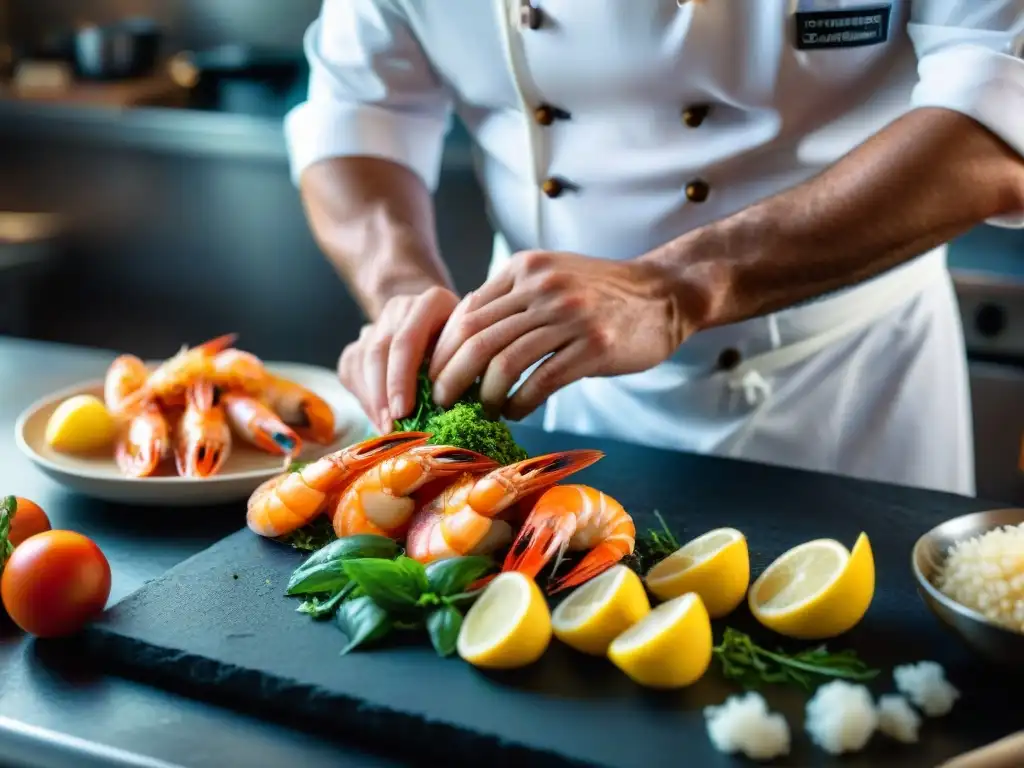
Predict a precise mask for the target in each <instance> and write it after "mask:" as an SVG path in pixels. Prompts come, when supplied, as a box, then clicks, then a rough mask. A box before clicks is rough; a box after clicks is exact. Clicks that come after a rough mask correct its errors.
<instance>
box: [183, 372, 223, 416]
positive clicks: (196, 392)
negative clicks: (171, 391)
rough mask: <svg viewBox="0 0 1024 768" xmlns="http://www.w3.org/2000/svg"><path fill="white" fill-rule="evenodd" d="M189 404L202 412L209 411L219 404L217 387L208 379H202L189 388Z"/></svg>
mask: <svg viewBox="0 0 1024 768" xmlns="http://www.w3.org/2000/svg"><path fill="white" fill-rule="evenodd" d="M187 398H188V404H189V405H191V406H192V407H193V408H195V409H196V410H197V411H199V412H200V413H209V412H210V411H212V410H213V407H214V406H215V405H216V404H217V388H216V387H215V386H214V385H213V382H212V381H210V380H208V379H202V380H201V381H197V382H196V383H195V384H193V385H192V386H191V387H190V388H189V390H188V395H187Z"/></svg>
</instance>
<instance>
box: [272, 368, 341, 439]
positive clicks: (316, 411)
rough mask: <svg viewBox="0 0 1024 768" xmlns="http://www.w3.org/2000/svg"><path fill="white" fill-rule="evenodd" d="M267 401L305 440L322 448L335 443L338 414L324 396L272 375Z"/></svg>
mask: <svg viewBox="0 0 1024 768" xmlns="http://www.w3.org/2000/svg"><path fill="white" fill-rule="evenodd" d="M263 399H264V401H265V402H266V403H267V405H269V406H270V407H271V409H273V411H274V413H277V414H279V415H280V416H281V418H282V419H283V420H284V423H285V424H287V425H288V426H290V427H292V428H293V429H294V430H295V431H296V432H298V433H299V435H301V436H302V438H303V439H305V440H311V441H312V442H314V443H320V444H321V445H329V444H330V443H331V441H333V440H334V429H335V426H334V411H333V410H332V409H331V406H330V405H328V404H327V402H326V401H325V400H324V399H323V398H322V397H320V396H319V395H317V394H315V393H313V392H310V391H309V390H308V389H306V388H305V387H303V386H302V385H301V384H296V383H295V382H294V381H289V380H288V379H285V378H282V377H281V376H275V375H274V374H272V373H271V374H268V384H267V386H266V388H265V389H264V390H263Z"/></svg>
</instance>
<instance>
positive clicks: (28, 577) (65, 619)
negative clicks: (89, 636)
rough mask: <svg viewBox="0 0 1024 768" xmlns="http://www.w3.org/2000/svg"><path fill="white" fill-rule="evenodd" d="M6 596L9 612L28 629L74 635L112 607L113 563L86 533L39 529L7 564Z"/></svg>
mask: <svg viewBox="0 0 1024 768" xmlns="http://www.w3.org/2000/svg"><path fill="white" fill-rule="evenodd" d="M0 597H2V598H3V604H4V608H6V609H7V614H8V615H9V616H10V617H11V619H12V620H13V621H14V623H15V624H17V625H18V626H19V627H21V628H22V629H23V630H25V631H26V632H28V633H30V634H32V635H35V636H37V637H62V636H65V635H70V634H74V633H75V632H77V631H78V630H79V629H81V628H82V627H83V626H84V625H85V624H86V623H88V622H89V621H91V620H92V619H94V618H96V617H97V616H98V615H99V614H100V613H101V612H102V611H103V609H104V608H105V607H106V604H107V598H108V597H110V563H108V562H107V558H106V557H104V555H103V553H102V552H101V551H100V548H99V547H97V546H96V544H95V543H94V542H93V541H92V540H91V539H89V538H87V537H85V536H83V535H82V534H80V533H75V532H74V531H44V532H43V533H37V534H36V535H35V536H32V537H30V538H28V539H26V540H25V541H24V542H22V544H21V546H19V547H18V548H17V549H15V550H14V554H12V555H11V558H10V560H8V561H7V565H5V566H4V570H3V575H2V576H0Z"/></svg>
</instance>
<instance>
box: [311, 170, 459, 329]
mask: <svg viewBox="0 0 1024 768" xmlns="http://www.w3.org/2000/svg"><path fill="white" fill-rule="evenodd" d="M300 187H301V192H302V200H303V204H304V206H305V208H306V215H307V216H308V218H309V221H310V226H311V228H312V231H313V234H314V236H315V238H316V240H317V243H318V244H319V246H320V248H321V249H322V250H323V252H324V253H325V254H326V256H327V258H328V259H329V260H330V261H331V263H332V264H333V265H334V267H335V269H336V270H337V271H338V273H339V274H340V275H341V276H342V278H343V279H344V280H345V282H346V284H347V285H348V287H349V289H350V290H351V291H352V293H353V295H354V296H355V298H356V300H357V301H358V302H359V304H360V306H361V307H362V309H363V311H364V312H365V313H366V314H367V316H368V317H369V318H370V319H371V320H373V319H376V318H377V316H378V315H379V314H380V311H381V309H382V308H383V306H384V304H385V303H386V302H387V301H388V299H390V298H392V297H394V296H397V295H402V294H413V293H421V292H422V291H424V290H426V289H428V288H432V287H434V286H437V285H441V286H445V287H449V288H450V287H451V285H452V280H451V276H450V275H449V273H448V270H447V268H446V267H445V265H444V262H443V261H442V260H441V257H440V254H439V251H438V247H437V235H436V231H435V227H434V208H433V202H432V200H431V196H430V192H429V191H428V190H427V188H426V186H425V185H424V184H423V182H422V181H421V180H420V178H419V177H418V176H417V175H416V174H415V173H413V172H412V171H410V170H409V169H407V168H404V167H402V166H400V165H398V164H397V163H393V162H391V161H388V160H382V159H378V158H371V157H344V158H337V159H331V160H325V161H322V162H319V163H316V164H315V165H313V166H310V167H309V168H308V169H307V170H306V171H305V172H304V173H303V175H302V181H301V185H300Z"/></svg>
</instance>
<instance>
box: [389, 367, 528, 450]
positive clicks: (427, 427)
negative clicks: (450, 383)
mask: <svg viewBox="0 0 1024 768" xmlns="http://www.w3.org/2000/svg"><path fill="white" fill-rule="evenodd" d="M395 426H396V427H397V429H399V430H401V431H405V432H429V433H430V434H431V438H430V440H428V442H429V443H432V444H434V445H451V446H454V447H456V448H465V449H466V450H469V451H476V452H477V453H482V454H483V455H484V456H489V457H490V458H492V459H494V460H495V461H497V462H498V463H499V464H502V465H508V464H514V463H515V462H517V461H522V460H523V459H525V458H527V456H528V454H527V453H526V451H525V450H524V449H523V448H522V447H521V446H520V445H518V444H517V443H516V441H515V438H513V437H512V432H511V430H510V429H509V428H508V425H507V424H505V423H504V422H503V421H501V420H495V419H491V418H489V417H488V415H487V414H486V412H485V411H484V407H483V405H482V404H481V402H480V398H479V387H478V385H474V386H473V387H471V388H470V390H469V391H468V392H466V393H465V394H464V395H463V396H462V397H461V398H460V399H459V401H458V402H457V403H455V405H453V406H452V407H451V408H450V409H447V410H445V409H444V408H441V407H440V406H439V405H437V404H436V403H435V402H434V394H433V384H432V383H431V381H430V379H429V378H428V377H427V374H426V369H425V368H424V369H423V370H421V371H420V373H419V376H418V377H417V391H416V406H415V408H414V409H413V412H412V415H411V416H408V417H406V418H404V419H399V420H398V421H396V422H395Z"/></svg>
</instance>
